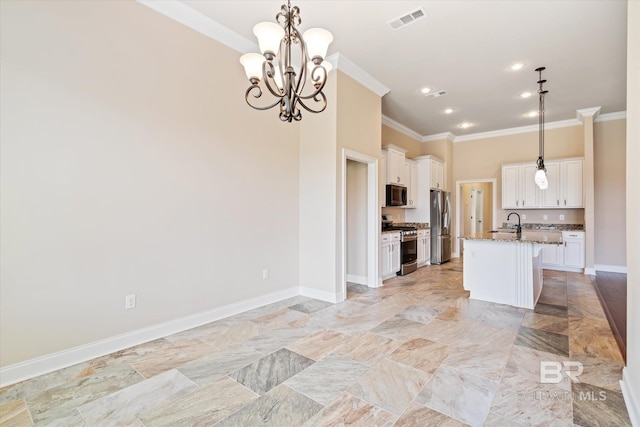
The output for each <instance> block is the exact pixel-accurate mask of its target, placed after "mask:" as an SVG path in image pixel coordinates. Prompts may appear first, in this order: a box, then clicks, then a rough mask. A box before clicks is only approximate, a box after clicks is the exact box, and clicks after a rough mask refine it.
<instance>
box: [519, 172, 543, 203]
mask: <svg viewBox="0 0 640 427" xmlns="http://www.w3.org/2000/svg"><path fill="white" fill-rule="evenodd" d="M536 170H537V167H536V165H522V166H520V177H521V180H520V183H521V185H520V190H521V194H520V195H521V197H522V203H521V204H520V207H521V208H537V207H538V204H539V201H538V194H539V193H538V186H537V185H536V181H535V176H536Z"/></svg>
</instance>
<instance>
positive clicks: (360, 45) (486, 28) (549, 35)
mask: <svg viewBox="0 0 640 427" xmlns="http://www.w3.org/2000/svg"><path fill="white" fill-rule="evenodd" d="M182 3H183V4H185V5H187V6H189V7H190V8H193V9H195V10H196V11H198V12H201V13H202V14H204V15H206V16H207V17H209V18H211V19H213V20H215V21H216V22H218V23H220V24H222V25H224V26H225V27H227V28H229V29H230V30H232V31H234V32H235V33H238V34H239V35H240V36H242V37H244V38H246V39H249V40H251V41H254V42H255V40H256V39H255V37H254V36H253V33H252V29H253V26H254V25H255V24H256V23H258V22H262V21H272V22H275V15H276V13H277V12H279V10H280V6H281V5H282V4H283V3H285V1H284V0H276V1H270V0H259V1H244V0H235V1H218V0H183V2H182ZM292 3H293V5H294V6H298V7H300V11H301V13H300V14H301V17H302V24H301V25H300V28H299V29H300V30H301V32H303V31H304V30H306V29H308V28H312V27H322V28H326V29H328V30H329V31H331V32H332V33H333V35H334V42H333V43H332V44H331V46H329V55H331V54H333V53H336V52H339V53H340V54H341V55H344V56H346V57H347V58H348V59H349V60H350V61H351V62H353V63H355V64H356V65H357V66H359V67H360V68H362V69H363V70H365V71H366V72H367V73H369V74H370V75H371V76H373V77H374V78H375V79H376V80H378V81H379V82H380V83H381V84H382V85H384V86H386V87H387V88H389V90H390V91H389V93H387V94H386V95H384V97H383V98H382V113H383V114H384V115H385V116H387V117H388V118H390V119H392V120H393V121H396V122H398V123H400V124H401V125H403V126H405V127H407V128H409V129H411V130H413V131H414V132H417V133H418V134H419V135H421V136H425V137H426V136H429V135H434V134H440V133H444V132H451V133H452V134H454V135H456V136H462V135H469V134H474V133H479V132H486V131H495V130H502V129H508V128H513V127H520V126H528V125H536V124H537V123H538V119H537V117H525V114H526V113H527V112H530V111H537V110H538V97H537V95H536V91H537V89H538V85H537V83H536V82H537V80H538V74H537V73H536V72H534V69H536V68H538V67H541V66H544V67H546V70H545V71H544V73H543V78H545V79H546V80H547V83H546V84H545V89H547V90H548V91H549V93H548V95H547V97H546V100H545V104H546V113H545V119H546V121H547V122H553V121H560V120H567V119H575V118H576V110H580V109H585V108H591V107H598V106H601V107H602V109H601V112H600V113H601V114H606V113H615V112H621V111H625V110H626V22H627V19H626V15H627V2H626V1H620V0H601V1H599V0H593V1H583V0H578V1H565V0H552V1H543V0H537V1H524V0H521V1H503V0H501V1H361V0H359V1H346V0H340V1H328V0H325V1H307V0H300V1H295V0H294V1H293V2H292ZM420 7H422V8H423V9H424V11H425V12H426V14H427V17H426V18H424V19H421V20H418V21H416V22H414V23H412V24H410V25H407V26H405V27H403V28H400V29H398V30H393V29H391V27H390V26H389V25H388V24H387V22H389V21H391V20H393V19H394V18H398V17H400V16H402V15H405V14H407V13H409V12H412V11H414V10H415V9H418V8H420ZM238 56H240V55H238ZM516 62H521V63H523V64H524V66H523V67H522V69H520V70H519V71H513V70H511V69H510V66H511V65H512V64H513V63H516ZM424 86H427V87H430V88H432V89H433V91H440V90H444V91H446V95H444V96H440V97H428V96H425V95H423V94H421V92H420V89H421V88H422V87H424ZM433 91H432V92H433ZM524 91H530V92H533V93H534V96H532V97H530V98H527V99H523V98H521V97H520V96H519V95H520V94H521V93H522V92H524ZM238 96H242V94H239V95H238ZM329 102H331V100H329ZM447 107H451V108H454V109H455V111H454V112H453V113H452V114H449V115H447V114H444V112H443V111H444V110H445V108H447ZM463 122H468V123H471V124H472V126H471V127H469V128H468V129H462V128H460V127H458V126H459V125H460V124H461V123H463Z"/></svg>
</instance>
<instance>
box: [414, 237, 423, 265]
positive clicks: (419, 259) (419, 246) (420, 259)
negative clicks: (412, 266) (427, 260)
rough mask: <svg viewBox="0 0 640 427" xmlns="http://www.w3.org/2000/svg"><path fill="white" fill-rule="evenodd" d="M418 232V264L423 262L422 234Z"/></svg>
mask: <svg viewBox="0 0 640 427" xmlns="http://www.w3.org/2000/svg"><path fill="white" fill-rule="evenodd" d="M419 233H420V232H418V244H417V245H416V246H418V265H422V264H423V263H424V235H421V234H419Z"/></svg>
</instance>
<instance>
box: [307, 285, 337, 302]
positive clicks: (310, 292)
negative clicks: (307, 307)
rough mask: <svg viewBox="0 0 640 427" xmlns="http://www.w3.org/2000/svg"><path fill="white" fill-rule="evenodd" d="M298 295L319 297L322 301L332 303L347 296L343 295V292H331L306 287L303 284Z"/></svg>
mask: <svg viewBox="0 0 640 427" xmlns="http://www.w3.org/2000/svg"><path fill="white" fill-rule="evenodd" d="M298 295H302V296H303V297H309V298H315V299H319V300H322V301H326V302H330V303H332V304H335V303H338V302H341V301H344V297H345V296H344V295H342V293H341V292H340V293H331V292H325V291H319V290H317V289H312V288H306V287H303V286H300V288H299V294H298Z"/></svg>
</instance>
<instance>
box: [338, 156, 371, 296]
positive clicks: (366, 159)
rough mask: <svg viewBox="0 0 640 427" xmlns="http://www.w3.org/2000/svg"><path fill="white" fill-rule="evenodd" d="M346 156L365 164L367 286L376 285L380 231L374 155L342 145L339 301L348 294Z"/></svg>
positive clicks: (348, 158)
mask: <svg viewBox="0 0 640 427" xmlns="http://www.w3.org/2000/svg"><path fill="white" fill-rule="evenodd" d="M347 160H353V161H355V162H359V163H364V164H366V165H367V245H366V247H367V286H369V287H371V288H374V287H377V286H378V250H379V243H378V239H379V235H380V215H379V210H380V208H379V204H378V162H379V159H378V158H377V157H373V156H369V155H367V154H362V153H358V152H357V151H353V150H349V149H346V148H343V149H342V161H341V169H342V171H341V172H342V189H341V191H342V212H341V213H340V215H341V218H340V223H341V228H340V231H341V233H340V240H341V241H340V247H341V249H342V255H341V257H340V258H339V263H340V265H338V284H339V285H338V286H339V287H340V289H338V302H339V301H344V300H345V299H346V298H347V268H346V267H347Z"/></svg>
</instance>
